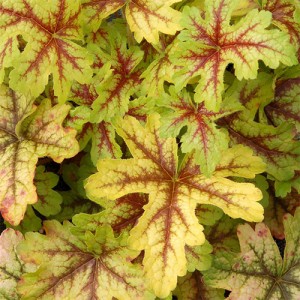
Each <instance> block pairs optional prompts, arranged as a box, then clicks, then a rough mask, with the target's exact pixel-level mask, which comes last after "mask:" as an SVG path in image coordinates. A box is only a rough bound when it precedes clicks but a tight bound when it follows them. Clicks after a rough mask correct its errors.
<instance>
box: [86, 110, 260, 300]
mask: <svg viewBox="0 0 300 300" xmlns="http://www.w3.org/2000/svg"><path fill="white" fill-rule="evenodd" d="M159 127H160V122H159V116H158V115H157V114H155V115H150V116H149V118H148V122H147V124H146V127H145V128H144V127H143V126H141V124H140V123H139V122H138V121H137V120H136V119H134V118H132V117H129V116H126V117H125V118H124V120H122V122H120V128H119V129H118V131H117V132H118V134H119V135H120V136H121V137H122V138H123V139H124V141H125V142H126V144H127V146H128V148H129V150H130V152H131V154H132V156H133V158H131V159H126V160H124V159H105V160H99V162H98V165H97V168H98V170H99V172H98V173H96V174H94V175H92V176H90V177H89V178H88V179H87V181H86V185H85V188H86V191H87V195H88V197H89V198H90V199H92V200H94V201H96V202H97V201H103V198H104V197H107V198H108V199H110V200H114V199H117V198H120V197H122V196H124V195H127V194H131V193H146V194H149V202H148V204H147V205H145V206H144V210H145V212H144V213H143V215H142V216H141V217H140V218H139V220H138V223H137V224H136V225H135V226H134V228H133V229H132V230H131V232H130V238H129V243H130V246H131V247H132V248H133V249H137V250H145V256H144V260H143V264H144V270H145V276H146V278H147V281H149V285H150V287H151V289H153V290H154V292H155V294H156V295H157V296H158V297H167V296H168V295H169V293H170V291H171V290H173V289H174V288H175V287H176V281H177V276H183V275H184V274H185V273H186V257H185V248H184V247H185V245H189V246H196V245H201V244H203V243H204V240H205V239H204V235H203V234H202V230H203V227H202V226H201V225H200V224H199V222H198V219H197V217H196V215H195V208H196V205H197V203H203V204H211V205H215V206H217V207H220V208H221V209H222V210H224V212H225V213H227V214H229V215H230V216H232V217H233V218H237V217H241V218H244V219H246V220H249V221H255V220H262V218H263V208H262V206H261V205H260V204H258V203H257V201H259V200H260V199H261V197H262V194H261V192H260V190H259V189H257V188H255V187H254V185H253V184H249V183H237V182H233V181H231V180H229V179H227V178H224V177H222V176H214V175H212V176H211V178H207V177H206V176H204V175H203V174H202V173H201V172H200V170H199V166H197V164H196V163H195V160H194V157H193V156H192V155H186V157H185V159H184V160H183V162H182V163H181V164H180V166H178V157H177V151H178V148H177V147H178V146H177V143H176V139H175V138H167V139H164V138H161V137H160V134H159V131H160V129H159ZM251 159H254V160H255V158H254V157H252V156H250V157H249V160H251ZM263 165H264V164H263V163H262V166H263ZM228 172H229V173H230V171H228ZM248 172H249V174H248V175H247V176H250V174H252V172H253V171H252V170H249V171H248ZM251 176H252V175H251ZM107 201H108V200H107Z"/></svg>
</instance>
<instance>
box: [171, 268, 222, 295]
mask: <svg viewBox="0 0 300 300" xmlns="http://www.w3.org/2000/svg"><path fill="white" fill-rule="evenodd" d="M173 294H174V295H175V296H176V297H177V298H178V300H195V299H197V300H198V299H199V300H212V299H214V300H223V299H224V296H223V295H224V291H223V290H220V289H213V288H210V287H209V286H207V285H206V284H205V283H204V281H203V278H202V276H201V275H200V273H199V272H198V271H196V272H194V273H187V274H186V275H185V276H183V277H179V278H178V284H177V287H176V289H175V290H174V292H173Z"/></svg>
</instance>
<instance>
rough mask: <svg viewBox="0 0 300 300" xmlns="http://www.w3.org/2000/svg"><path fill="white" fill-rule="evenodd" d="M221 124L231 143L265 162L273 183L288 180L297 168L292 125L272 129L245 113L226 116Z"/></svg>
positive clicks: (297, 147) (298, 148) (298, 145)
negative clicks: (273, 179)
mask: <svg viewBox="0 0 300 300" xmlns="http://www.w3.org/2000/svg"><path fill="white" fill-rule="evenodd" d="M221 123H222V126H224V127H226V128H227V130H228V132H229V136H230V139H231V141H232V142H234V143H237V144H244V145H246V146H248V147H250V148H251V149H253V151H254V153H255V154H256V155H258V156H259V157H261V158H262V159H263V160H264V162H265V163H266V166H267V172H268V174H270V175H272V176H273V177H274V178H275V179H276V180H279V181H280V180H284V181H286V180H289V179H291V178H292V177H293V176H294V171H295V170H297V169H299V167H298V165H299V162H300V156H299V154H300V143H299V142H298V141H296V140H294V139H293V138H294V135H295V133H294V128H293V125H291V124H287V123H283V124H281V125H280V126H278V127H274V126H271V125H266V124H261V123H257V122H254V121H252V120H251V118H249V116H248V114H247V113H243V114H242V113H239V114H236V115H235V116H234V117H232V118H231V116H229V117H226V118H224V119H223V120H222V121H221V122H220V123H219V124H220V125H221Z"/></svg>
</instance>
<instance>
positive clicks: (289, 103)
mask: <svg viewBox="0 0 300 300" xmlns="http://www.w3.org/2000/svg"><path fill="white" fill-rule="evenodd" d="M265 113H266V114H267V116H268V118H269V119H270V121H271V122H272V123H273V124H274V125H276V126H278V125H280V124H282V123H285V122H288V123H291V124H294V125H295V126H296V128H297V131H299V132H300V78H293V79H287V80H284V81H283V82H280V83H279V84H278V85H277V86H276V91H275V98H274V100H273V101H272V102H271V103H270V104H269V105H268V106H266V107H265Z"/></svg>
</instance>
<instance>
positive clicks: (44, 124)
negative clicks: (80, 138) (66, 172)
mask: <svg viewBox="0 0 300 300" xmlns="http://www.w3.org/2000/svg"><path fill="white" fill-rule="evenodd" d="M0 98H1V106H0V145H1V147H0V149H1V150H0V166H1V167H0V209H1V213H2V216H3V218H4V219H5V220H6V221H8V222H9V223H11V224H12V225H14V226H16V225H18V224H19V223H20V221H21V220H22V218H23V216H24V213H25V211H26V206H27V204H33V203H35V202H36V201H37V194H36V188H35V186H34V183H33V180H34V173H35V172H34V171H35V165H36V163H37V161H38V158H39V157H44V156H49V157H51V158H52V159H53V160H54V161H56V162H61V161H62V160H63V159H64V158H67V157H72V156H74V155H75V154H76V153H77V152H78V144H77V141H76V140H75V133H76V132H75V131H73V130H71V129H69V128H64V127H63V126H62V122H63V120H64V119H65V117H66V115H67V114H68V111H69V106H67V105H56V106H54V107H51V104H50V101H49V100H48V99H45V100H44V101H43V102H42V103H41V104H40V105H39V107H38V108H37V109H36V110H35V112H33V113H32V114H31V115H30V116H29V117H27V118H26V119H25V120H24V118H25V117H26V116H27V115H28V114H30V112H31V111H32V107H33V106H32V100H31V99H30V98H28V97H25V96H23V95H21V94H19V93H16V92H13V91H12V90H10V89H8V88H7V87H6V86H4V85H2V86H1V87H0Z"/></svg>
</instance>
